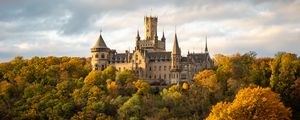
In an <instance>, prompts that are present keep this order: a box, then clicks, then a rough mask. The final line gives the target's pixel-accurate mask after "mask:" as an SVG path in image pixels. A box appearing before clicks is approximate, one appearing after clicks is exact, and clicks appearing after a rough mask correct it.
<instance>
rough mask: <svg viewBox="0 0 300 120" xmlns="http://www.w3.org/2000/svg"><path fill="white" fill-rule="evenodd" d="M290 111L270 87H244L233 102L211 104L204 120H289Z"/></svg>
mask: <svg viewBox="0 0 300 120" xmlns="http://www.w3.org/2000/svg"><path fill="white" fill-rule="evenodd" d="M290 118H291V111H290V109H289V108H286V107H285V106H284V105H283V103H282V102H281V101H280V97H279V94H277V93H274V92H272V91H271V89H270V88H261V87H257V88H245V89H242V90H240V91H239V92H238V94H237V95H236V96H235V99H234V101H233V102H231V103H228V102H220V103H218V104H216V105H215V106H213V108H212V110H211V113H210V114H209V116H208V117H207V118H206V120H252V119H256V120H270V119H271V120H289V119H290Z"/></svg>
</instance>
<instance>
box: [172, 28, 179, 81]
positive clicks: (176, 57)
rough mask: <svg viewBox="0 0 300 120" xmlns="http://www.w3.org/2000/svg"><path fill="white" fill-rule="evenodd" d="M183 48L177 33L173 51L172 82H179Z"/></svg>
mask: <svg viewBox="0 0 300 120" xmlns="http://www.w3.org/2000/svg"><path fill="white" fill-rule="evenodd" d="M180 62H181V50H180V48H179V45H178V40H177V34H176V33H175V38H174V44H173V50H172V53H171V84H174V83H179V81H180V74H181V67H180Z"/></svg>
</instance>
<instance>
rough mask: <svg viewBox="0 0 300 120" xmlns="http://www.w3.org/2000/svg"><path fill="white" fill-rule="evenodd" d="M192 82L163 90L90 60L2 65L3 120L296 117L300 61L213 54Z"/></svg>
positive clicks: (46, 59) (42, 59)
mask: <svg viewBox="0 0 300 120" xmlns="http://www.w3.org/2000/svg"><path fill="white" fill-rule="evenodd" d="M213 60H214V68H213V69H209V70H204V71H201V72H199V73H198V74H196V75H195V76H194V78H193V80H192V82H191V83H183V84H182V85H170V86H168V87H166V88H163V89H160V88H159V86H151V85H149V84H148V83H147V82H145V81H143V80H139V79H138V78H137V77H136V75H135V73H134V72H133V71H129V70H127V71H117V70H116V69H115V68H114V67H112V66H109V67H107V68H106V69H105V70H103V71H101V72H100V71H92V70H91V65H90V59H89V58H79V57H72V58H71V57H53V56H49V57H33V58H31V59H24V58H23V57H21V56H17V57H15V58H14V59H13V60H11V61H9V62H3V63H0V119H2V120H5V119H18V120H19V119H33V120H41V119H55V120H60V119H72V120H79V119H80V120H81V119H96V120H119V119H120V120H195V119H196V120H198V119H206V120H218V119H219V120H221V119H222V120H252V119H258V120H265V119H274V120H276V119H278V120H290V119H300V57H298V56H297V55H296V54H293V53H286V52H278V53H277V54H276V55H275V56H274V57H273V58H258V57H257V55H256V53H255V52H248V53H244V54H240V53H236V54H233V55H222V54H217V55H214V57H213Z"/></svg>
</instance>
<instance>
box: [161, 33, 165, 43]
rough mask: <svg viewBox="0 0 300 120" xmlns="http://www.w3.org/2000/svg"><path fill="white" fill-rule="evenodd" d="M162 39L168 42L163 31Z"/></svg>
mask: <svg viewBox="0 0 300 120" xmlns="http://www.w3.org/2000/svg"><path fill="white" fill-rule="evenodd" d="M161 41H162V42H166V38H165V32H164V31H163V34H162V37H161Z"/></svg>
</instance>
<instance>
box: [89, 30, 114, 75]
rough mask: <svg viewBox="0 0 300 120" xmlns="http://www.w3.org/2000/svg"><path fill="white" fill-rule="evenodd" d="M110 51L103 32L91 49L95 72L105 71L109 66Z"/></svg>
mask: <svg viewBox="0 0 300 120" xmlns="http://www.w3.org/2000/svg"><path fill="white" fill-rule="evenodd" d="M109 51H110V49H109V48H108V47H107V46H106V44H105V42H104V40H103V38H102V35H101V32H100V36H99V38H98V40H97V41H96V44H95V45H94V46H93V47H92V48H91V53H92V59H91V64H92V68H93V70H100V71H102V70H104V69H105V68H106V67H107V66H108V57H109Z"/></svg>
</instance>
